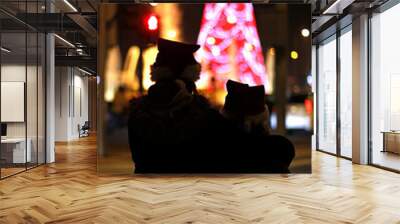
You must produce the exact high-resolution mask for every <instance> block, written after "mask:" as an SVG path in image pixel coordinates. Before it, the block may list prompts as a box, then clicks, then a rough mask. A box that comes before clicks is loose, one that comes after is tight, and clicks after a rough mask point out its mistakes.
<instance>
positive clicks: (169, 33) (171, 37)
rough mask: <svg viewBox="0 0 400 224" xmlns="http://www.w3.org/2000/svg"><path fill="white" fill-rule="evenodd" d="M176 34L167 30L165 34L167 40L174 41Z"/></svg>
mask: <svg viewBox="0 0 400 224" xmlns="http://www.w3.org/2000/svg"><path fill="white" fill-rule="evenodd" d="M176 35H177V33H176V31H175V30H168V32H167V37H168V39H174V38H175V37H176Z"/></svg>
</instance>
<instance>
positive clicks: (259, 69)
mask: <svg viewBox="0 0 400 224" xmlns="http://www.w3.org/2000/svg"><path fill="white" fill-rule="evenodd" d="M197 42H198V44H199V45H201V46H202V48H201V49H200V50H199V51H198V52H197V54H196V59H197V60H198V61H199V62H201V63H202V67H203V71H202V74H201V78H200V82H201V83H203V84H205V85H206V86H208V84H209V82H210V80H211V79H212V78H213V79H214V80H215V82H216V85H217V86H218V87H219V88H221V87H223V86H224V85H225V83H226V81H227V79H233V80H237V81H241V82H245V83H248V84H249V85H265V86H266V87H267V86H268V85H266V84H267V83H266V82H267V73H266V68H265V65H264V58H263V54H262V49H261V44H260V39H259V36H258V32H257V26H256V21H255V17H254V11H253V5H252V4H251V3H235V4H233V3H207V4H206V5H205V8H204V12H203V18H202V23H201V28H200V33H199V37H198V41H197Z"/></svg>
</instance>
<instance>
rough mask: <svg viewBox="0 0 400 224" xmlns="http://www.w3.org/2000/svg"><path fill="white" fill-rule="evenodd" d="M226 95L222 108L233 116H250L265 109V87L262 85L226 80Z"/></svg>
mask: <svg viewBox="0 0 400 224" xmlns="http://www.w3.org/2000/svg"><path fill="white" fill-rule="evenodd" d="M226 88H227V90H228V95H227V96H226V98H225V105H224V108H223V110H224V111H225V112H226V113H229V114H232V115H235V116H240V117H241V116H252V115H256V114H260V113H263V112H264V111H265V100H264V97H265V89H264V86H263V85H260V86H254V87H250V86H249V85H247V84H243V83H239V82H235V81H232V80H228V82H227V83H226Z"/></svg>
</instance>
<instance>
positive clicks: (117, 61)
mask: <svg viewBox="0 0 400 224" xmlns="http://www.w3.org/2000/svg"><path fill="white" fill-rule="evenodd" d="M120 55H121V53H120V50H119V47H113V48H111V49H110V50H109V51H108V53H107V58H106V64H105V69H104V77H105V80H104V81H105V82H104V88H105V90H104V100H105V101H106V102H112V101H113V100H114V94H115V91H116V90H117V88H118V85H119V83H118V82H119V81H118V77H119V76H120V72H121V56H120Z"/></svg>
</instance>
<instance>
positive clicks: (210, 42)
mask: <svg viewBox="0 0 400 224" xmlns="http://www.w3.org/2000/svg"><path fill="white" fill-rule="evenodd" d="M207 43H208V44H211V45H213V44H215V38H214V37H209V38H207Z"/></svg>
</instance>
